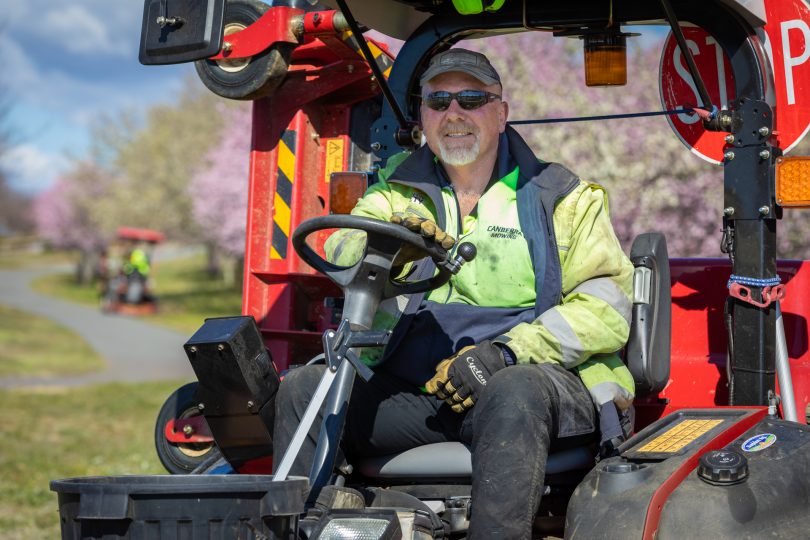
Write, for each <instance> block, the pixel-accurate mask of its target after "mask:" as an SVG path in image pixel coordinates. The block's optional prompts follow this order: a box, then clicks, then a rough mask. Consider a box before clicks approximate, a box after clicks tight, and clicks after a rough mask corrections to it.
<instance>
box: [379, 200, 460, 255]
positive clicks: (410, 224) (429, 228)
mask: <svg viewBox="0 0 810 540" xmlns="http://www.w3.org/2000/svg"><path fill="white" fill-rule="evenodd" d="M390 221H391V223H396V224H397V225H402V226H403V227H405V228H406V229H408V230H409V231H411V232H415V233H417V234H421V235H422V236H424V237H425V238H427V239H431V240H433V241H434V242H436V244H438V245H440V246H441V247H443V248H444V249H448V250H449V249H450V248H452V247H453V245H455V243H456V239H455V238H453V237H452V236H450V235H449V234H447V233H446V232H444V231H443V230H441V229H440V228H439V226H438V225H436V223H435V222H433V221H431V220H429V219H425V218H423V217H419V216H417V215H415V214H404V213H402V212H397V213H395V214H394V215H393V216H391V219H390ZM424 256H425V253H424V252H423V251H421V250H420V249H418V248H415V247H413V246H410V245H404V246H402V249H400V250H399V255H397V258H396V259H395V260H394V266H395V267H396V266H402V265H403V264H405V263H409V262H412V261H418V260H419V259H421V258H423V257H424Z"/></svg>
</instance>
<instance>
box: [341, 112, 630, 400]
mask: <svg viewBox="0 0 810 540" xmlns="http://www.w3.org/2000/svg"><path fill="white" fill-rule="evenodd" d="M498 152H499V155H498V161H497V164H496V166H495V171H494V172H493V177H492V180H491V182H490V184H489V186H488V187H487V189H486V191H485V192H484V194H483V195H482V196H481V198H480V200H479V201H478V204H477V206H476V208H475V209H474V210H473V212H471V214H470V215H468V216H465V217H464V218H462V219H459V208H458V203H457V201H456V198H455V195H454V193H453V189H452V186H451V185H450V184H449V182H447V179H446V177H445V175H444V172H443V169H442V167H441V165H440V164H439V163H438V161H437V160H436V158H435V156H433V154H432V153H431V152H430V150H429V148H428V147H427V146H424V147H422V148H420V149H419V150H417V151H416V152H414V153H413V154H411V155H409V156H406V155H398V156H394V158H391V160H389V165H388V167H386V169H385V170H383V171H381V172H380V174H379V181H378V182H377V183H375V184H374V185H372V186H371V187H370V188H369V189H368V191H367V192H366V194H365V195H364V196H363V198H362V199H360V200H359V201H358V203H357V206H356V207H355V208H354V210H353V211H352V214H354V215H358V216H365V217H371V218H376V219H381V220H388V219H389V218H390V217H391V216H392V214H394V213H395V212H403V213H412V214H417V215H420V216H422V217H425V218H429V219H432V220H434V221H436V222H437V223H438V224H439V226H440V227H442V228H443V229H444V230H445V231H447V232H448V233H449V234H451V235H453V236H455V237H456V238H457V239H458V240H459V242H461V241H471V242H472V243H474V244H475V246H476V248H477V250H478V255H477V256H476V258H475V259H474V260H473V261H471V262H469V263H467V264H465V265H464V266H463V267H462V268H461V270H460V271H459V273H458V274H457V275H455V276H453V277H452V278H451V279H450V281H449V282H448V283H447V284H446V285H444V286H442V287H440V288H438V289H436V290H433V291H431V292H429V293H428V294H427V295H424V296H423V295H418V296H417V297H416V298H413V297H412V298H410V299H407V298H402V297H400V298H394V299H390V300H387V301H385V302H383V304H382V305H381V306H380V309H379V310H378V313H377V316H376V318H375V322H374V326H375V328H378V329H382V328H388V329H394V337H393V338H392V340H391V341H390V342H389V346H388V347H387V348H386V350H385V352H384V353H381V352H379V351H377V352H376V353H375V351H373V350H369V351H367V352H365V353H364V358H365V359H366V360H367V361H369V362H370V363H375V362H376V363H379V362H383V363H384V364H385V365H386V366H389V368H390V369H392V370H393V371H394V372H395V373H398V374H400V375H402V376H403V377H405V378H406V379H409V380H412V381H413V382H414V383H416V384H417V385H421V384H424V382H425V381H426V380H427V379H428V378H429V376H430V375H432V373H431V372H430V371H429V370H430V369H433V368H434V367H435V364H436V363H438V361H440V360H441V359H442V358H444V357H446V356H449V355H450V354H452V352H455V349H457V348H460V347H461V346H464V345H468V344H470V341H473V342H477V341H480V340H481V339H492V340H493V341H495V342H496V343H501V344H504V345H505V346H507V347H508V348H509V349H510V350H511V352H512V353H513V355H514V357H515V360H516V361H517V362H518V363H542V362H557V363H559V364H561V365H562V366H564V367H565V368H566V369H570V370H576V371H577V372H578V374H579V375H580V377H581V378H582V380H583V382H584V383H585V385H586V386H587V387H588V389H589V390H590V391H591V395H592V397H593V399H594V402H595V403H596V404H597V405H600V406H601V405H603V404H605V403H608V402H609V401H614V402H615V403H616V405H617V406H618V407H619V408H620V409H626V408H627V407H629V406H630V404H631V403H632V400H633V397H634V384H633V378H632V375H631V374H630V372H629V371H628V370H627V368H626V367H625V366H624V364H623V363H622V361H621V359H620V358H619V356H618V354H617V352H618V351H620V350H621V349H622V347H623V346H624V345H625V343H626V341H627V338H628V335H629V324H630V318H631V311H632V279H633V266H632V264H631V263H630V261H629V259H628V258H627V257H626V256H625V254H624V253H623V251H622V249H621V246H620V245H619V242H618V240H617V238H616V235H615V233H614V231H613V227H612V225H611V223H610V217H609V214H608V201H607V194H606V193H605V190H604V189H603V188H601V187H600V186H598V185H596V184H591V183H586V182H583V181H581V180H580V179H579V178H577V177H576V176H575V175H573V174H572V173H571V172H570V171H568V170H567V169H565V168H564V167H562V166H560V165H557V164H553V163H543V162H540V161H539V160H537V158H536V157H535V156H534V154H533V153H532V152H531V150H530V149H529V147H528V146H527V145H526V143H525V142H524V141H523V140H522V139H521V138H520V136H519V135H518V134H517V132H515V131H514V130H512V129H511V128H507V130H506V133H505V134H504V135H503V136H502V137H501V140H500V142H499V150H498ZM549 217H550V218H551V219H549ZM457 245H458V243H457V244H456V246H457ZM364 246H365V233H363V232H361V231H356V230H341V231H338V232H336V233H334V234H333V235H332V236H331V237H330V238H329V239H328V241H327V242H326V246H325V248H326V253H327V257H328V258H329V259H330V260H331V261H333V262H335V263H337V264H343V265H348V264H351V263H353V262H355V261H356V260H358V258H359V257H360V256H361V255H362V253H363V250H364ZM425 261H427V263H429V264H427V265H426V267H425V265H423V268H422V269H421V276H417V274H419V273H420V270H419V269H416V270H413V271H411V275H412V277H427V275H430V273H431V272H433V267H432V263H430V261H429V260H427V259H426V260H425ZM425 261H423V262H425ZM417 266H419V265H418V264H417ZM425 272H428V273H427V274H425ZM403 314H406V315H410V316H409V317H403ZM420 314H422V315H428V316H429V317H423V321H424V320H430V321H434V320H435V321H436V325H437V326H440V327H442V328H441V330H440V332H439V333H438V334H435V335H432V336H430V337H428V338H426V339H425V338H422V339H418V340H412V339H410V338H411V337H412V336H410V335H409V332H416V331H421V330H419V329H420V328H422V327H423V326H425V325H424V324H421V323H418V322H414V321H418V320H419V316H420ZM420 324H421V326H420ZM416 327H418V328H417V329H415V328H416ZM398 330H401V331H400V332H399V333H400V334H401V337H400V339H397V332H398ZM403 338H404V339H403ZM415 342H420V343H415ZM427 342H429V343H427ZM414 347H416V348H414ZM419 347H422V349H421V350H420V349H419ZM397 349H402V350H404V351H406V352H405V353H403V354H400V355H399V356H398V353H397ZM403 355H404V357H405V358H402V356H403ZM389 364H390V365H389Z"/></svg>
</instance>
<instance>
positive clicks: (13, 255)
mask: <svg viewBox="0 0 810 540" xmlns="http://www.w3.org/2000/svg"><path fill="white" fill-rule="evenodd" d="M75 260H76V255H75V254H73V253H70V252H65V251H45V252H43V253H28V252H23V251H10V250H9V251H0V268H2V269H4V270H17V269H19V268H23V267H25V266H54V265H57V264H75Z"/></svg>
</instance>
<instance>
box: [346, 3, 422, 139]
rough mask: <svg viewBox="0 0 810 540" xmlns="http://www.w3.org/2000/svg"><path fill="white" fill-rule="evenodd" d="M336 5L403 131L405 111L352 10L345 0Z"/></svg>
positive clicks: (405, 128) (406, 124) (404, 127)
mask: <svg viewBox="0 0 810 540" xmlns="http://www.w3.org/2000/svg"><path fill="white" fill-rule="evenodd" d="M337 5H338V7H339V8H340V11H341V13H343V16H344V17H346V22H347V23H348V25H349V29H350V30H351V31H352V34H354V39H356V40H357V44H358V45H359V46H360V50H361V51H363V56H365V57H366V61H368V65H369V67H370V68H371V71H372V72H373V73H374V77H375V78H376V79H377V84H379V85H380V90H382V93H383V96H384V97H385V100H386V101H387V102H388V105H389V106H390V107H391V111H393V113H394V116H396V119H397V123H398V124H399V128H400V129H401V130H403V131H405V130H408V121H407V120H406V118H405V113H403V112H402V109H401V108H400V106H399V103H397V100H396V98H394V93H393V92H391V88H390V87H389V86H388V81H387V80H386V78H385V76H383V72H382V70H381V69H380V66H378V65H377V63H376V62H374V56H373V55H372V54H371V49H369V47H368V43H367V42H366V38H365V37H364V36H363V33H362V32H361V31H360V26H359V25H358V24H357V21H356V20H355V19H354V15H352V12H351V11H350V10H349V6H347V5H346V0H337Z"/></svg>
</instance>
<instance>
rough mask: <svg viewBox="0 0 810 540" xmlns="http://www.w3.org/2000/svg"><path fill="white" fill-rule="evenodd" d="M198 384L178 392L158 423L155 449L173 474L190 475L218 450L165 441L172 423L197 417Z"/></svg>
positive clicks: (207, 444)
mask: <svg viewBox="0 0 810 540" xmlns="http://www.w3.org/2000/svg"><path fill="white" fill-rule="evenodd" d="M197 384H198V383H196V382H193V383H188V384H186V385H184V386H181V387H180V388H178V389H177V390H175V391H174V392H173V393H172V395H170V396H169V399H167V400H166V402H165V403H164V404H163V407H161V408H160V413H159V414H158V418H157V422H156V423H155V449H156V450H157V455H158V458H159V459H160V462H161V463H162V464H163V466H164V467H166V470H167V471H169V472H170V473H172V474H188V473H190V472H191V471H193V470H194V469H196V468H197V466H198V465H199V464H200V463H202V462H203V461H204V460H205V458H206V457H208V455H209V454H210V453H211V451H212V450H213V449H214V448H215V445H214V443H188V444H177V443H173V442H170V441H168V440H166V436H165V435H164V428H165V426H166V424H167V423H168V422H169V420H172V419H182V418H189V417H192V416H198V415H199V414H200V410H199V409H198V408H197V403H196V402H195V401H194V393H195V392H196V391H197Z"/></svg>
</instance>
